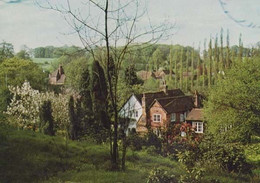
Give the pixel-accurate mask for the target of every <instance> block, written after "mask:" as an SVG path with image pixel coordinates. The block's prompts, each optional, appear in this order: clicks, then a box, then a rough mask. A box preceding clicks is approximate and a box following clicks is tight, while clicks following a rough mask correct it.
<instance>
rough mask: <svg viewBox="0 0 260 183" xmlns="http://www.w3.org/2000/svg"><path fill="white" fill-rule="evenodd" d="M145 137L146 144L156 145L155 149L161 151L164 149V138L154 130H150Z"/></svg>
mask: <svg viewBox="0 0 260 183" xmlns="http://www.w3.org/2000/svg"><path fill="white" fill-rule="evenodd" d="M144 138H145V140H146V141H145V145H146V146H148V147H149V146H154V148H155V150H156V151H157V152H158V153H160V152H161V149H162V139H160V138H159V137H158V136H157V135H156V134H155V133H153V132H152V131H148V133H147V134H146V136H145V137H144Z"/></svg>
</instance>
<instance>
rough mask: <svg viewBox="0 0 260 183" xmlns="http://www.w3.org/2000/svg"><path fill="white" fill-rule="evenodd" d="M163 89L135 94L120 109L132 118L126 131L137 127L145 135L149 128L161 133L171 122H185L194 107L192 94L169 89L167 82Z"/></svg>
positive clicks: (124, 115) (137, 130)
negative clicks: (187, 94)
mask: <svg viewBox="0 0 260 183" xmlns="http://www.w3.org/2000/svg"><path fill="white" fill-rule="evenodd" d="M161 89H162V91H159V92H149V93H143V94H133V95H132V96H131V97H130V98H129V99H128V100H127V102H126V103H125V104H124V105H123V107H122V108H121V110H120V111H119V115H120V116H121V117H124V118H130V119H131V120H130V121H131V122H130V124H129V126H128V129H127V131H126V133H128V131H129V130H131V129H135V130H136V132H137V133H139V134H141V135H143V134H145V133H147V132H148V129H151V130H153V131H154V132H155V133H156V134H157V135H160V131H161V130H162V129H165V128H167V126H168V125H169V124H170V123H173V122H175V123H180V122H184V121H185V118H186V116H187V114H188V113H189V112H190V111H191V110H192V108H193V107H194V104H193V98H192V96H186V95H185V94H184V93H183V92H182V91H181V90H180V89H173V90H168V88H167V86H166V84H165V83H164V85H163V86H162V87H161Z"/></svg>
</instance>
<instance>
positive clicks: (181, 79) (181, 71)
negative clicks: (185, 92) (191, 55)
mask: <svg viewBox="0 0 260 183" xmlns="http://www.w3.org/2000/svg"><path fill="white" fill-rule="evenodd" d="M183 52H184V51H183V47H182V48H181V58H180V62H181V69H180V88H181V89H183Z"/></svg>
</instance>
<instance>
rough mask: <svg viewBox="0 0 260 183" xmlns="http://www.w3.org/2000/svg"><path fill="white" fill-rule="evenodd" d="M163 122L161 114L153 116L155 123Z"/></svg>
mask: <svg viewBox="0 0 260 183" xmlns="http://www.w3.org/2000/svg"><path fill="white" fill-rule="evenodd" d="M158 117H159V120H158ZM161 120H162V118H161V114H154V115H153V122H155V123H160V122H161Z"/></svg>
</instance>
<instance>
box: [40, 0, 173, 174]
mask: <svg viewBox="0 0 260 183" xmlns="http://www.w3.org/2000/svg"><path fill="white" fill-rule="evenodd" d="M55 2H59V1H55ZM55 2H54V1H52V0H46V1H45V2H44V3H38V4H39V5H40V6H41V7H43V8H48V9H51V10H55V11H57V12H59V13H61V14H62V15H63V16H64V18H65V20H66V22H67V23H68V24H69V25H70V26H71V28H72V29H73V30H74V32H75V33H76V34H77V35H78V37H79V39H80V40H81V42H82V44H83V46H84V48H85V49H86V50H87V51H88V52H89V53H90V54H91V55H92V57H93V59H94V60H98V61H100V62H102V64H101V65H102V66H103V69H104V70H105V72H106V80H107V83H108V93H109V97H108V100H109V103H110V104H111V106H112V113H113V114H112V116H111V124H112V125H111V132H112V133H111V134H112V136H111V160H112V165H113V168H114V169H118V168H119V167H118V164H119V156H118V123H119V122H118V98H117V96H118V94H117V92H118V90H117V83H118V77H119V71H120V69H121V65H122V62H123V60H124V56H125V54H126V53H129V52H131V50H132V49H133V47H134V46H133V45H135V46H140V45H141V44H140V43H142V45H144V44H147V45H148V44H149V45H150V44H151V43H156V42H157V41H158V40H160V39H162V38H166V39H167V38H168V36H170V35H171V30H172V29H173V27H174V25H172V24H170V23H169V22H166V21H162V23H160V24H159V25H152V21H151V20H150V18H149V16H148V13H147V8H146V7H147V4H146V3H144V1H139V0H124V1H123V0H121V1H120V0H82V1H80V3H79V2H77V5H76V6H75V5H74V4H72V3H71V2H70V0H67V1H66V3H64V2H62V4H58V3H55ZM59 3H61V2H59ZM74 3H75V1H74ZM135 49H136V48H135ZM97 50H98V51H97ZM100 55H102V56H103V57H102V58H103V60H100V58H101V57H100Z"/></svg>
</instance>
